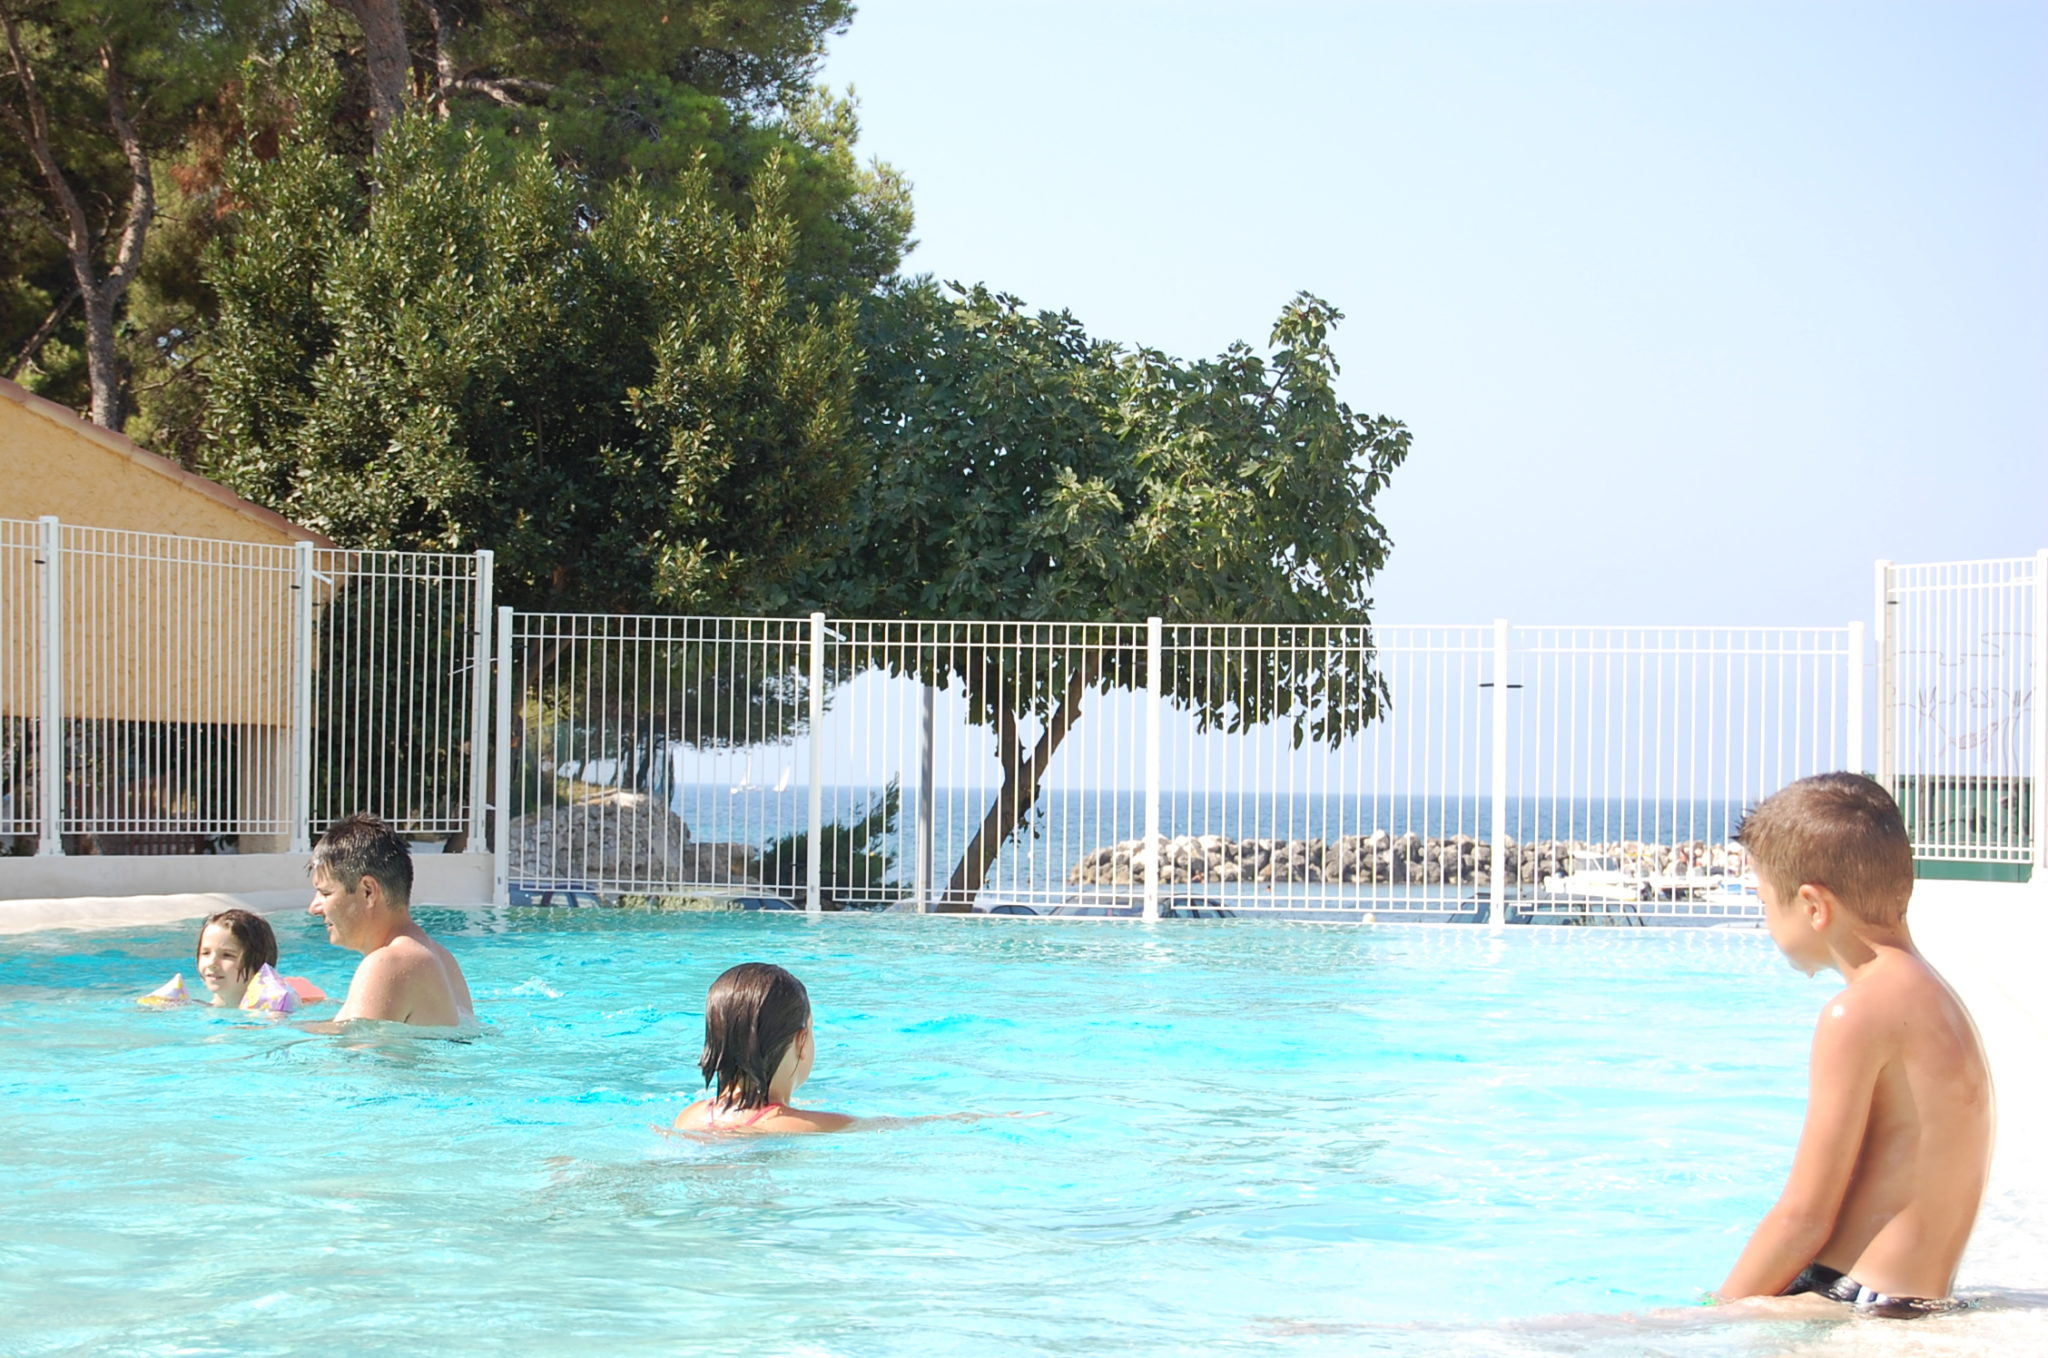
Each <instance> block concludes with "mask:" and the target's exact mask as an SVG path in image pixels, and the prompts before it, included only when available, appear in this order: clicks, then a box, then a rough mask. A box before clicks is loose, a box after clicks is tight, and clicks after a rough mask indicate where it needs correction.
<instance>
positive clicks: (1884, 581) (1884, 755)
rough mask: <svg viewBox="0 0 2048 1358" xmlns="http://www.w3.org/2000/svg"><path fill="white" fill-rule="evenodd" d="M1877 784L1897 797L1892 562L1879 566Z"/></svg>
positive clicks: (1896, 723)
mask: <svg viewBox="0 0 2048 1358" xmlns="http://www.w3.org/2000/svg"><path fill="white" fill-rule="evenodd" d="M1873 625H1874V626H1875V627H1876V629H1877V630H1876V633H1875V636H1874V639H1875V641H1876V642H1877V781H1878V782H1879V783H1880V784H1882V785H1883V787H1884V790H1885V791H1887V792H1889V793H1891V794H1892V795H1893V796H1895V797H1896V796H1897V795H1898V778H1897V774H1898V767H1897V761H1898V746H1897V739H1898V716H1899V714H1898V683H1899V676H1898V662H1897V660H1896V659H1895V658H1894V656H1893V654H1892V630H1893V629H1892V563H1891V562H1889V561H1880V562H1878V563H1877V616H1876V618H1875V620H1874V624H1873Z"/></svg>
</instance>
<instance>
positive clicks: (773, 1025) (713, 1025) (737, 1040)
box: [673, 962, 854, 1132]
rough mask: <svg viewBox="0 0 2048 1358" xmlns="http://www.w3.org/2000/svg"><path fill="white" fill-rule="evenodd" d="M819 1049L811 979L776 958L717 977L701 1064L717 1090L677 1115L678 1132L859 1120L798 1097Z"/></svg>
mask: <svg viewBox="0 0 2048 1358" xmlns="http://www.w3.org/2000/svg"><path fill="white" fill-rule="evenodd" d="M817 1056H818V1039H817V1036H816V1034H815V1033H813V1032H812V1031H811V997H810V994H809V992H807V991H806V990H805V989H804V983H803V982H802V981H799V980H798V979H797V978H796V977H794V976H792V975H791V974H790V973H789V972H787V971H785V970H783V969H782V968H781V967H778V966H775V965H773V964H772V963H768V962H742V963H740V964H739V965H738V966H736V967H731V968H728V969H727V970H726V971H725V973H724V974H723V975H721V976H720V977H719V978H718V979H717V980H715V981H713V982H712V983H711V993H710V994H709V995H708V996H706V997H705V1000H704V1051H703V1054H702V1055H701V1056H699V1057H698V1058H697V1069H698V1070H699V1071H701V1072H703V1075H704V1083H705V1084H712V1083H713V1082H714V1081H715V1082H716V1087H715V1088H714V1090H713V1091H712V1094H711V1097H709V1098H706V1099H699V1100H698V1101H697V1102H695V1103H693V1104H691V1105H690V1106H689V1107H688V1108H685V1109H684V1110H683V1111H682V1112H680V1113H678V1114H677V1115H676V1120H675V1126H674V1128H673V1130H675V1131H678V1132H839V1131H844V1130H846V1129H847V1128H848V1127H851V1126H852V1125H853V1123H854V1120H853V1119H852V1118H850V1117H848V1116H846V1115H845V1114H844V1113H820V1112H816V1111H814V1110H811V1109H808V1108H797V1107H794V1106H792V1104H791V1102H790V1100H792V1099H794V1098H795V1097H796V1091H797V1090H798V1089H800V1088H802V1087H803V1083H804V1081H805V1080H807V1079H809V1078H810V1074H811V1063H812V1062H814V1061H815V1060H816V1059H817Z"/></svg>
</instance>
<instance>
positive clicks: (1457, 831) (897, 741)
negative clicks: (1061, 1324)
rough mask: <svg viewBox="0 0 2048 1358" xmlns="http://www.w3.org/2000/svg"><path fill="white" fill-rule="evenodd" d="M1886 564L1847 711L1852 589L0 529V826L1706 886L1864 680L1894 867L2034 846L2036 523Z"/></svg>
mask: <svg viewBox="0 0 2048 1358" xmlns="http://www.w3.org/2000/svg"><path fill="white" fill-rule="evenodd" d="M1878 580H1879V607H1880V614H1879V627H1878V629H1877V632H1876V635H1875V643H1876V644H1875V646H1874V648H1873V649H1874V651H1875V655H1876V660H1877V676H1876V679H1877V681H1876V685H1875V687H1876V691H1877V697H1876V701H1875V703H1874V704H1871V705H1870V706H1871V708H1872V712H1870V713H1866V697H1865V695H1866V689H1867V687H1868V682H1867V675H1866V670H1865V639H1864V629H1863V627H1862V625H1861V624H1850V625H1848V626H1846V627H1839V628H1808V629H1798V628H1775V629H1729V628H1601V627H1516V626H1511V625H1510V624H1508V623H1507V622H1496V623H1495V624H1493V625H1492V626H1490V627H1488V626H1481V627H1378V628H1373V629H1370V630H1368V629H1366V628H1364V627H1360V626H1340V625H1331V626H1253V625H1223V624H1173V625H1167V624H1164V623H1162V622H1160V621H1159V620H1157V619H1153V620H1150V621H1148V622H1132V623H1056V622H1037V623H1021V622H963V621H927V622H888V621H870V620H833V619H828V618H826V617H824V616H823V615H813V616H810V617H799V618H753V619H740V618H693V617H634V616H620V617H613V616H602V617H598V616H588V615H566V614H528V613H514V612H512V611H511V610H503V609H493V608H492V607H491V593H492V578H491V557H490V554H489V553H488V552H479V553H476V554H475V555H473V556H460V555H452V554H439V553H401V552H354V551H340V550H333V549H316V548H314V547H312V546H310V545H308V544H299V545H296V546H261V545H253V544H247V543H235V542H217V541H209V540H200V539H190V538H181V537H175V536H170V535H162V534H141V533H128V532H118V531H113V530H105V529H92V528H79V527H74V526H67V525H63V524H59V523H58V522H57V521H56V520H54V519H44V520H40V521H24V520H0V841H4V843H0V848H6V849H9V850H11V851H14V852H23V851H32V852H41V853H47V854H55V853H65V852H151V851H156V852H164V851H193V850H205V849H223V848H227V847H230V846H235V847H239V848H241V849H243V850H245V851H246V850H250V849H262V848H269V849H280V850H281V849H303V848H304V847H305V846H306V845H307V843H308V841H309V839H310V836H311V834H312V833H313V832H314V831H317V829H318V828H319V826H321V825H322V824H324V823H325V822H326V821H327V820H329V819H331V818H332V817H334V816H336V815H339V814H341V813H344V812H346V811H350V810H355V809H358V808H361V809H368V810H372V811H375V812H377V813H379V814H381V815H383V816H385V817H386V818H387V819H389V820H391V821H392V822H393V823H394V824H396V825H398V826H399V827H400V828H401V829H402V830H404V831H405V832H406V833H407V834H409V835H412V836H415V837H418V838H422V839H439V840H443V841H447V842H448V843H450V844H451V845H462V844H465V843H466V844H471V845H480V844H482V842H483V841H484V840H485V838H486V837H487V836H486V831H487V830H488V829H490V820H491V816H492V815H493V814H495V816H496V827H497V828H496V832H495V834H494V835H493V836H491V838H492V843H493V845H494V847H496V848H497V849H498V850H500V852H499V854H498V861H499V876H500V879H501V881H500V894H501V896H509V895H513V894H516V893H533V894H537V895H539V896H540V897H543V898H547V897H560V896H564V895H571V896H573V895H576V894H579V893H587V894H596V893H602V894H607V895H612V894H644V895H650V896H660V895H678V894H680V895H688V894H692V893H704V892H713V893H717V894H722V895H725V896H729V897H730V896H737V897H741V898H744V899H749V900H752V901H755V902H756V903H774V904H790V905H796V906H800V907H804V908H811V909H828V908H836V907H847V906H875V905H882V904H889V905H898V906H901V907H902V908H907V909H916V910H950V909H963V908H974V909H982V910H987V909H999V910H1025V909H1029V910H1034V911H1045V910H1056V911H1062V912H1067V913H1095V914H1127V913H1128V914H1139V915H1159V914H1173V913H1184V912H1189V911H1193V912H1211V911H1217V910H1226V911H1230V912H1245V911H1281V912H1298V913H1307V914H1311V915H1319V916H1325V917H1328V916H1332V915H1356V914H1363V913H1372V914H1375V915H1381V914H1384V915H1391V916H1396V917H1400V916H1407V917H1435V918H1451V917H1464V918H1482V917H1484V918H1493V919H1504V918H1583V919H1591V918H1595V917H1598V916H1601V915H1617V914H1618V915H1623V916H1627V917H1630V918H1638V917H1660V916H1661V917H1667V918H1668V917H1698V918H1722V917H1728V916H1740V915H1744V914H1750V913H1753V912H1754V909H1755V906H1754V897H1753V895H1752V894H1750V893H1749V892H1748V891H1747V889H1746V888H1745V886H1744V883H1743V872H1744V869H1745V867H1746V863H1745V862H1744V860H1743V857H1742V855H1741V853H1740V851H1739V850H1738V849H1736V848H1734V847H1733V846H1732V845H1731V843H1730V840H1731V836H1732V834H1733V831H1734V828H1735V825H1736V823H1737V821H1738V819H1739V817H1740V814H1741V810H1742V808H1743V807H1744V806H1746V805H1748V804H1751V803H1753V802H1754V801H1755V800H1757V799H1758V798H1760V797H1761V796H1763V795H1766V794H1768V793H1769V792H1771V791H1773V790H1774V789H1775V788H1777V787H1779V786H1782V785H1783V784H1784V783H1785V782H1787V781H1790V780H1791V779H1793V778H1796V777H1798V776H1801V775H1802V774H1805V773H1810V772H1815V771H1819V770H1823V769H1830V768H1845V767H1846V768H1862V767H1865V766H1866V754H1865V748H1864V732H1865V728H1866V717H1867V716H1868V715H1874V716H1875V718H1876V719H1875V721H1874V722H1870V723H1869V725H1871V726H1872V727H1873V729H1874V730H1875V732H1876V736H1877V740H1876V746H1877V748H1876V750H1875V759H1874V761H1870V762H1874V763H1875V765H1876V768H1877V771H1878V776H1879V777H1880V778H1881V779H1883V780H1884V781H1885V782H1886V783H1887V785H1888V786H1890V787H1891V788H1893V789H1894V791H1895V793H1896V794H1897V795H1898V797H1899V800H1900V802H1901V804H1902V806H1904V808H1905V809H1906V812H1907V816H1908V820H1909V824H1910V826H1911V828H1912V830H1913V832H1914V835H1915V841H1916V847H1917V849H1918V852H1919V853H1920V855H1921V857H1922V859H1923V861H1941V860H1952V861H1956V862H1961V863H1964V864H1988V865H1992V866H1993V867H1999V868H2001V869H2002V868H2005V867H2010V866H2018V867H2028V866H2031V865H2034V864H2036V863H2038V860H2039V858H2040V856H2041V853H2042V847H2043V845H2044V844H2048V833H2044V827H2043V821H2044V818H2048V805H2044V801H2048V799H2044V798H2043V797H2041V796H2040V795H2039V794H2038V791H2037V789H2038V788H2039V787H2040V785H2041V777H2042V770H2044V769H2048V723H2042V722H2040V721H2039V720H2037V718H2036V713H2035V706H2036V697H2035V695H2036V693H2037V687H2038V676H2039V675H2040V674H2042V673H2043V672H2048V657H2044V655H2043V651H2044V649H2048V619H2044V616H2043V615H2044V612H2048V588H2044V581H2048V553H2042V554H2040V555H2037V556H2035V557H2031V558H2019V559H2016V560H2008V561H1988V562H1969V563H1951V564H1942V565H1928V566H1894V565H1892V564H1890V563H1880V566H1879V573H1878ZM494 629H495V630H494ZM494 662H495V663H494ZM494 671H495V674H494ZM493 675H494V677H495V680H496V683H495V686H494V685H493V684H491V683H489V682H486V680H487V679H489V678H491V677H493ZM494 688H495V694H496V695H498V696H501V697H502V701H501V702H500V705H499V707H498V709H497V712H496V723H497V724H496V727H495V734H494V728H493V725H492V708H491V703H492V702H493V700H494ZM494 747H495V750H496V754H497V758H496V759H495V761H494V759H493V749H494Z"/></svg>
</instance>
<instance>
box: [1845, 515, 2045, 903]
mask: <svg viewBox="0 0 2048 1358" xmlns="http://www.w3.org/2000/svg"><path fill="white" fill-rule="evenodd" d="M1877 594H1878V598H1877V605H1878V610H1877V611H1878V637H1877V643H1878V644H1877V650H1878V777H1879V780H1880V781H1882V782H1883V783H1884V784H1885V785H1886V786H1887V787H1889V788H1890V789H1891V790H1892V794H1893V795H1894V796H1895V797H1897V798H1898V801H1899V806H1900V807H1901V809H1903V810H1904V812H1905V814H1906V824H1907V828H1908V829H1909V830H1910V831H1911V833H1912V836H1913V844H1914V848H1915V851H1916V853H1917V854H1918V856H1919V859H1920V864H1921V872H1922V873H1923V875H1928V876H1943V877H1970V878H1977V879H1980V880H1988V881H2025V880H2027V879H2028V877H2029V876H2030V875H2031V874H2032V871H2033V869H2034V868H2035V867H2037V866H2039V865H2040V863H2041V855H2042V853H2043V850H2044V849H2048V825H2044V820H2048V798H2044V797H2043V796H2042V788H2041V784H2042V780H2043V776H2044V770H2048V722H2043V721H2042V720H2041V719H2040V715H2039V710H2038V709H2039V703H2038V696H2037V695H2038V694H2039V692H2040V683H2041V676H2042V675H2044V674H2048V655H2044V652H2048V551H2044V552H2041V553H2038V554H2036V555H2034V556H2031V557H2018V558H2012V559H2007V560H1997V561H1960V562H1940V563H1934V564H1929V565H1912V566H1899V565H1894V564H1893V563H1891V562H1889V561H1880V562H1879V563H1878V564H1877Z"/></svg>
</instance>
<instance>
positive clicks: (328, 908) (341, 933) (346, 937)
mask: <svg viewBox="0 0 2048 1358" xmlns="http://www.w3.org/2000/svg"><path fill="white" fill-rule="evenodd" d="M368 881H369V879H368V878H360V879H358V880H357V881H356V882H355V883H354V884H353V885H351V886H348V887H344V886H343V885H342V884H341V883H340V882H339V881H337V880H336V879H335V878H334V877H332V876H330V875H329V874H328V873H327V872H326V870H325V869H321V868H315V869H314V870H313V903H312V904H311V905H309V906H307V907H306V910H307V913H309V914H314V915H318V916H320V918H322V919H324V920H326V921H327V941H328V942H329V943H332V944H334V945H335V946H336V947H340V948H349V949H352V950H353V951H355V952H361V951H363V949H362V947H361V946H360V945H359V944H358V943H357V941H356V940H357V939H359V938H360V937H361V936H362V932H363V919H364V916H365V915H366V914H367V913H368V912H369V908H370V903H369V901H368V899H367V898H366V893H365V891H364V887H365V885H366V884H367V883H368Z"/></svg>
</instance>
